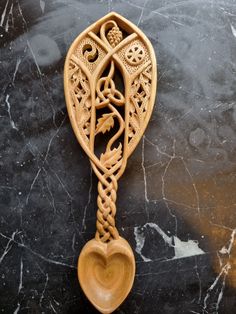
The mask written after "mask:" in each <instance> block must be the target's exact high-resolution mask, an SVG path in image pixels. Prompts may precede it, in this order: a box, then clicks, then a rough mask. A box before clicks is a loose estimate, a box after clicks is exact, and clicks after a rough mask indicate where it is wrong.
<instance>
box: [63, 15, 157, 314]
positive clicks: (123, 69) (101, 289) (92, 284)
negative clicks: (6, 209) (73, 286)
mask: <svg viewBox="0 0 236 314" xmlns="http://www.w3.org/2000/svg"><path fill="white" fill-rule="evenodd" d="M118 72H119V73H121V76H122V80H123V90H122V88H120V89H119V88H118V85H117V73H118ZM156 85H157V71H156V59H155V54H154V50H153V48H152V45H151V43H150V42H149V40H148V39H147V37H146V36H145V35H144V34H143V33H142V32H141V31H140V30H139V29H138V28H137V27H136V26H135V25H133V24H132V23H131V22H129V21H128V20H126V19H125V18H123V17H122V16H120V15H119V14H117V13H114V12H112V13H109V14H108V15H106V16H105V17H103V18H101V19H100V20H99V21H97V22H96V23H94V24H93V25H91V26H90V27H89V28H87V29H86V30H85V31H84V32H83V33H81V34H80V35H79V36H78V37H77V38H76V39H75V41H74V42H73V44H72V45H71V47H70V49H69V51H68V54H67V57H66V61H65V68H64V88H65V97H66V103H67V109H68V113H69V117H70V121H71V124H72V127H73V130H74V132H75V135H76V137H77V139H78V141H79V143H80V145H81V146H82V148H83V149H84V151H85V152H86V154H87V155H88V157H89V159H90V162H91V166H92V168H93V170H94V172H95V174H96V176H97V177H98V198H97V205H98V210H97V222H96V228H97V231H96V235H95V239H93V240H91V241H89V242H88V243H87V244H86V245H85V246H84V248H83V250H82V252H81V254H80V257H79V262H78V277H79V281H80V285H81V287H82V289H83V291H84V293H85V294H86V296H87V297H88V299H89V300H90V301H91V303H92V304H93V305H94V306H95V307H96V308H97V309H98V310H99V311H100V312H101V313H111V312H112V311H114V310H115V309H116V308H117V307H118V306H119V305H120V304H121V303H122V302H123V301H124V299H125V298H126V296H127V295H128V293H129V291H130V289H131V287H132V285H133V281H134V275H135V261H134V255H133V252H132V249H131V247H130V246H129V244H128V243H127V242H126V240H124V239H123V238H121V237H120V235H119V232H118V230H117V228H116V225H115V215H116V198H117V189H118V180H119V178H120V177H121V175H122V174H123V172H124V170H125V167H126V164H127V160H128V157H129V156H130V155H131V153H132V152H133V150H134V149H135V147H136V146H137V144H138V142H139V141H140V139H141V137H142V135H143V133H144V131H145V129H146V126H147V124H148V121H149V119H150V116H151V113H152V109H153V106H154V101H155V94H156ZM102 137H103V138H104V140H103V141H101V138H102ZM99 141H100V143H101V142H104V143H103V144H105V148H104V150H103V151H102V152H99V153H98V152H97V143H98V142H99Z"/></svg>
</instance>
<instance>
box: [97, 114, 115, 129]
mask: <svg viewBox="0 0 236 314" xmlns="http://www.w3.org/2000/svg"><path fill="white" fill-rule="evenodd" d="M113 126H114V118H113V113H104V114H103V115H102V117H101V118H99V119H98V123H97V127H96V134H98V133H100V132H102V133H103V134H104V133H105V132H107V131H110V129H111V128H113Z"/></svg>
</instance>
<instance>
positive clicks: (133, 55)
mask: <svg viewBox="0 0 236 314" xmlns="http://www.w3.org/2000/svg"><path fill="white" fill-rule="evenodd" d="M144 57H145V53H144V50H143V47H141V46H139V45H132V46H131V47H130V48H128V49H127V50H126V53H125V59H126V61H127V62H128V63H129V64H130V65H138V64H140V63H141V62H142V61H143V59H144Z"/></svg>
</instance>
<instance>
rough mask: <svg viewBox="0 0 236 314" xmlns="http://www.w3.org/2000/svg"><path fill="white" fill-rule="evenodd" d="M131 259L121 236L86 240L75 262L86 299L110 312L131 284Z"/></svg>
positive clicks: (124, 296) (132, 260) (132, 271)
mask: <svg viewBox="0 0 236 314" xmlns="http://www.w3.org/2000/svg"><path fill="white" fill-rule="evenodd" d="M134 275H135V260H134V255H133V252H132V249H131V247H130V245H129V243H128V242H127V241H126V240H125V239H123V238H121V237H120V238H119V239H118V240H114V241H110V242H108V243H103V242H101V241H97V240H95V239H93V240H91V241H89V242H88V243H86V245H85V246H84V247H83V250H82V251H81V253H80V257H79V261H78V277H79V282H80V285H81V287H82V289H83V291H84V293H85V294H86V296H87V297H88V299H89V300H90V302H91V303H92V304H93V305H94V306H95V307H96V308H97V309H98V310H99V311H100V312H101V313H104V314H105V313H111V312H113V311H114V310H115V309H116V308H117V307H118V306H119V305H120V304H121V303H122V302H123V301H124V299H125V298H126V297H127V295H128V293H129V292H130V289H131V288H132V286H133V281H134Z"/></svg>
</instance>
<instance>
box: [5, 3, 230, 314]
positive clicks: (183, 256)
mask: <svg viewBox="0 0 236 314" xmlns="http://www.w3.org/2000/svg"><path fill="white" fill-rule="evenodd" d="M112 10H114V11H117V12H118V13H121V14H122V15H123V16H125V17H126V18H128V19H129V20H130V21H132V22H133V23H134V24H136V25H137V26H139V28H140V29H141V30H142V31H143V32H144V33H145V34H146V35H147V36H148V37H149V39H150V40H151V42H152V44H153V46H154V49H155V52H156V55H157V59H158V74H159V82H158V84H159V86H158V97H157V100H156V105H155V109H154V112H153V115H152V118H151V121H150V123H149V127H148V129H147V131H146V133H145V137H143V140H142V141H141V143H140V144H139V146H138V147H137V149H136V150H135V152H134V153H133V155H132V157H131V158H130V159H129V162H128V166H127V169H126V172H125V174H124V176H123V178H122V179H121V181H120V185H119V191H118V203H117V209H118V212H117V226H118V229H119V230H120V233H121V235H122V236H123V237H125V238H126V239H128V241H129V242H130V244H131V246H132V248H133V250H134V252H135V257H136V263H137V273H136V277H135V283H134V287H133V289H132V291H131V293H130V295H129V297H128V298H127V300H126V301H125V302H124V304H122V305H121V306H120V308H119V309H118V310H117V311H116V313H118V314H130V313H134V314H138V313H139V314H156V313H162V314H165V313H167V314H172V313H174V314H175V313H176V314H179V313H205V314H207V313H212V314H213V313H214V314H215V313H224V314H231V313H235V308H236V297H235V295H236V293H235V289H236V211H235V209H236V193H235V187H236V175H235V171H236V138H235V135H236V2H235V1H234V0H224V1H223V0H215V1H210V0H204V1H201V0H195V1H191V0H189V1H179V0H173V1H171V0H167V1H163V0H160V1H159V0H146V1H143V0H129V1H125V0H113V1H112V0H110V1H105V0H104V1H91V0H86V1H75V0H47V1H46V0H2V1H1V3H0V73H1V75H0V83H1V95H0V134H1V141H0V145H1V149H0V167H1V171H0V312H1V313H15V314H17V313H22V314H24V313H70V314H71V313H97V312H96V311H95V310H94V309H93V307H92V306H91V305H90V304H89V302H88V301H87V300H86V298H85V296H84V295H83V293H82V291H81V289H80V286H79V284H78V280H77V270H76V267H77V258H78V255H79V253H80V250H81V248H82V247H83V245H84V244H85V242H86V241H87V240H89V239H91V238H92V237H93V236H94V233H95V220H96V217H95V214H96V193H97V192H96V189H97V188H96V185H97V181H96V178H95V176H94V175H93V174H92V172H91V170H90V166H89V162H88V158H87V157H86V156H85V154H84V152H83V151H82V149H81V148H80V145H79V144H78V143H77V141H76V139H75V136H74V134H73V131H72V128H71V126H70V123H69V120H68V116H67V111H66V105H65V100H64V92H63V64H64V60H65V56H66V53H67V50H68V48H69V46H70V44H71V43H72V41H73V39H74V38H75V37H76V36H77V35H78V34H79V33H80V32H81V31H82V30H84V29H85V28H86V27H88V26H89V25H90V24H91V23H92V22H94V21H96V20H97V19H99V18H100V17H102V16H104V15H105V14H106V13H108V12H109V11H112Z"/></svg>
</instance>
